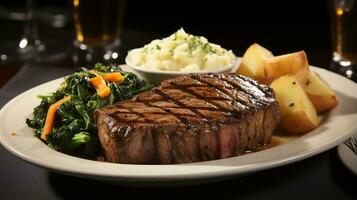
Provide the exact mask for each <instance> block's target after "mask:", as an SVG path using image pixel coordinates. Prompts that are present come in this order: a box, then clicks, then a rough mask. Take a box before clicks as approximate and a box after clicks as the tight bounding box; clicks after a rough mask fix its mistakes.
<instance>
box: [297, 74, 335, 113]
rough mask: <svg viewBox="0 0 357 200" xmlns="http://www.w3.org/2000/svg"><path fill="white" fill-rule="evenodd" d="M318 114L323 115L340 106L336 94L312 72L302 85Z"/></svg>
mask: <svg viewBox="0 0 357 200" xmlns="http://www.w3.org/2000/svg"><path fill="white" fill-rule="evenodd" d="M302 86H303V88H304V90H305V92H306V94H307V96H308V97H309V99H310V101H311V102H312V104H313V105H314V107H315V108H316V111H317V113H323V112H326V111H329V110H331V109H333V108H335V107H336V106H337V105H338V101H337V97H336V94H335V92H334V91H333V90H332V89H331V87H330V86H329V85H328V83H327V82H326V81H324V80H323V79H322V78H321V77H320V76H319V75H318V74H317V73H316V72H313V71H310V72H309V75H308V76H307V79H306V81H305V83H304V84H303V85H302Z"/></svg>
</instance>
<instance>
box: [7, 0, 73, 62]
mask: <svg viewBox="0 0 357 200" xmlns="http://www.w3.org/2000/svg"><path fill="white" fill-rule="evenodd" d="M24 4H25V5H26V6H25V13H24V14H22V13H20V14H16V15H15V14H13V16H17V18H21V19H22V18H23V21H24V27H23V32H22V36H21V38H18V39H17V40H15V41H14V40H10V41H8V42H6V43H3V44H2V45H0V63H1V64H5V65H6V64H9V63H23V62H36V63H50V62H56V61H59V60H63V59H65V57H66V55H67V51H66V47H65V46H64V45H63V43H60V42H58V40H55V39H53V38H45V39H43V38H41V39H40V37H39V33H38V26H37V20H36V18H37V17H36V16H37V14H38V10H37V0H26V1H24ZM5 11H6V10H5ZM9 14H10V15H11V13H10V12H9ZM14 18H15V17H14ZM3 31H6V27H4V30H3Z"/></svg>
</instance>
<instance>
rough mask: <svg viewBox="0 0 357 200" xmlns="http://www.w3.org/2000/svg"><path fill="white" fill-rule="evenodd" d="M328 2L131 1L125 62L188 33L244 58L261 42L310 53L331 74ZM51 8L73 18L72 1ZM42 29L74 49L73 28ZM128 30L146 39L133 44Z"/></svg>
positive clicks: (42, 0) (42, 2) (42, 3)
mask: <svg viewBox="0 0 357 200" xmlns="http://www.w3.org/2000/svg"><path fill="white" fill-rule="evenodd" d="M89 1H94V0H89ZM328 2H331V0H313V1H309V0H295V1H287V0H286V1H282V0H269V1H261V0H250V1H232V0H206V1H201V0H181V1H170V0H166V1H164V0H153V1H148V0H127V9H126V14H125V20H124V33H123V35H122V40H123V48H124V49H123V53H122V57H124V56H125V54H126V51H127V50H128V49H131V48H136V47H141V46H142V45H144V44H146V43H148V42H150V41H151V40H152V39H154V38H162V37H166V36H168V35H170V34H172V33H173V32H175V31H176V30H177V29H179V28H180V27H183V28H184V29H185V30H186V31H187V32H189V33H193V34H196V35H204V36H206V37H207V38H208V40H209V41H211V42H213V43H217V44H220V45H221V46H223V47H224V48H226V49H232V50H233V51H234V52H235V53H236V54H237V55H238V56H242V55H243V53H244V51H245V50H246V49H247V48H248V46H249V45H251V44H252V43H254V42H257V43H259V44H261V45H262V46H264V47H266V48H268V49H269V50H271V51H272V52H273V53H274V54H275V55H279V54H284V53H289V52H293V51H299V50H305V51H306V53H307V55H308V58H309V61H310V63H311V64H312V65H318V66H320V67H324V68H327V67H328V65H329V64H330V57H331V56H330V55H331V50H332V48H331V39H330V38H331V37H330V35H331V31H330V24H329V13H328V5H327V4H328ZM0 5H5V6H8V7H23V5H24V0H20V1H3V2H1V3H0ZM49 6H57V7H58V6H59V7H61V8H62V9H64V10H65V11H67V12H68V15H69V16H70V15H71V13H70V12H71V7H70V1H69V0H67V1H60V0H55V1H49V0H39V1H38V7H39V9H41V8H44V7H49ZM95 14H96V13H93V15H95ZM70 18H71V16H70ZM15 23H16V25H17V26H16V25H12V24H11V23H10V24H9V23H8V26H10V27H9V28H10V30H16V31H6V32H4V33H2V34H3V35H4V36H6V37H5V38H9V39H10V38H16V37H19V36H20V35H21V26H18V24H19V23H17V22H15ZM11 25H12V27H11ZM39 28H40V37H41V36H44V35H45V36H47V37H51V36H52V37H54V38H56V36H57V34H61V37H62V40H64V42H67V43H68V44H69V45H71V44H72V40H73V38H74V37H73V36H74V33H73V28H72V24H71V23H69V24H68V25H67V26H66V27H65V28H64V29H65V31H64V30H63V28H62V29H55V30H51V28H50V27H46V26H43V25H41V23H39ZM128 30H134V31H137V32H140V33H143V35H145V36H143V37H137V39H136V40H135V39H134V40H131V39H132V38H130V36H127V35H128V34H130V33H128ZM64 36H65V37H64ZM3 38H4V37H3ZM128 38H129V39H130V42H128V41H127V39H128Z"/></svg>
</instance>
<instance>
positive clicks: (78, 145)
mask: <svg viewBox="0 0 357 200" xmlns="http://www.w3.org/2000/svg"><path fill="white" fill-rule="evenodd" d="M109 72H120V73H121V74H122V75H123V76H124V78H125V79H124V81H123V82H121V83H115V82H107V85H108V87H109V88H110V89H111V94H110V95H108V96H107V97H104V98H103V97H100V96H99V95H98V94H97V92H96V90H95V89H94V87H93V86H92V85H91V84H90V82H89V79H90V78H93V77H95V76H96V75H95V74H102V73H109ZM150 88H151V86H150V85H148V84H147V83H146V82H144V81H142V80H140V79H139V78H138V77H137V76H136V75H135V74H133V73H128V72H124V71H122V70H121V68H120V67H119V66H117V65H111V66H106V65H102V64H100V63H97V64H96V65H95V66H94V69H93V70H86V69H81V70H79V71H78V72H76V73H74V74H72V75H69V76H68V77H66V78H65V82H64V83H62V84H61V86H60V88H59V89H58V90H57V91H56V92H54V93H52V94H51V95H48V96H39V98H40V99H41V100H42V101H41V103H40V105H39V106H37V107H36V108H35V109H34V113H33V118H32V119H30V118H28V119H27V120H26V123H27V125H28V126H29V127H31V128H33V129H34V135H35V136H36V137H38V138H40V136H41V133H42V129H43V127H44V124H45V119H46V115H47V110H48V108H49V107H50V106H51V105H52V104H54V103H55V102H57V101H58V100H60V99H62V98H63V97H65V96H68V95H70V96H71V100H70V101H68V102H66V103H64V104H62V105H61V106H59V107H58V109H57V111H56V115H55V121H54V127H53V130H52V132H51V133H49V134H48V135H47V137H46V140H47V143H48V145H49V146H50V147H51V148H53V149H55V150H57V151H60V152H63V153H66V154H70V155H74V156H79V157H84V158H95V157H96V156H98V155H100V153H101V148H100V142H99V139H98V135H97V127H96V126H95V123H94V119H93V112H94V110H95V109H98V108H101V107H103V106H107V105H111V104H113V103H114V102H117V101H122V100H125V99H130V98H132V97H133V96H134V95H136V94H138V93H141V92H144V91H147V90H149V89H150Z"/></svg>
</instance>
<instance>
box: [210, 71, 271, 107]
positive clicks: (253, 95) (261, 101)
mask: <svg viewBox="0 0 357 200" xmlns="http://www.w3.org/2000/svg"><path fill="white" fill-rule="evenodd" d="M214 76H215V77H217V78H218V79H220V80H222V81H225V82H226V83H227V84H229V85H231V86H232V87H233V88H237V89H236V90H238V89H240V90H242V91H244V93H245V94H246V95H248V96H249V97H250V99H251V100H254V103H255V105H256V104H258V105H256V106H263V105H267V104H268V103H271V101H268V100H266V98H265V97H264V96H263V95H265V93H262V94H259V95H258V94H257V92H258V91H259V90H253V89H252V88H254V87H256V85H252V83H251V82H250V83H249V85H247V84H245V83H246V82H245V79H240V77H238V76H237V77H234V78H236V79H239V80H240V82H239V84H237V83H236V82H234V81H232V80H231V78H230V77H227V76H225V75H218V74H214ZM242 84H243V85H242ZM257 85H258V84H257ZM250 87H251V88H250ZM258 89H259V88H258ZM259 92H261V91H259Z"/></svg>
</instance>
